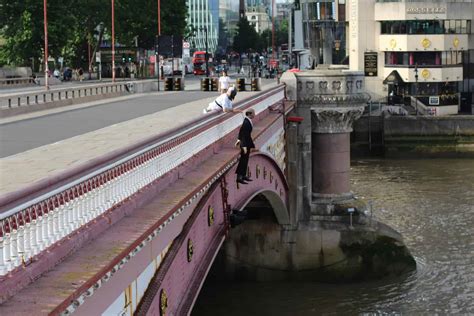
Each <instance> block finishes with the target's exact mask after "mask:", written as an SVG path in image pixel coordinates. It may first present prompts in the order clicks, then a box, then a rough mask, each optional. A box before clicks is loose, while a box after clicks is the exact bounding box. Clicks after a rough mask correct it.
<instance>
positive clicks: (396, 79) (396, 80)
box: [383, 70, 403, 85]
mask: <svg viewBox="0 0 474 316" xmlns="http://www.w3.org/2000/svg"><path fill="white" fill-rule="evenodd" d="M402 82H403V79H402V77H400V74H399V73H398V71H396V70H394V71H392V72H391V73H390V74H389V75H388V76H387V78H385V80H384V81H383V84H394V85H396V84H400V83H402Z"/></svg>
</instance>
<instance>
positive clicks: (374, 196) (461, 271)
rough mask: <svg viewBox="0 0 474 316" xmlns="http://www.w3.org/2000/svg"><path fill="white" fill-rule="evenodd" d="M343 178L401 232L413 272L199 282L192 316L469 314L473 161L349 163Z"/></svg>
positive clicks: (473, 282)
mask: <svg viewBox="0 0 474 316" xmlns="http://www.w3.org/2000/svg"><path fill="white" fill-rule="evenodd" d="M351 178H352V180H351V183H352V191H353V192H354V193H355V195H356V196H358V197H359V198H364V199H365V200H370V201H373V216H374V217H375V218H377V219H378V220H380V221H382V222H384V223H386V224H388V225H390V226H392V227H393V228H395V229H396V230H398V231H399V232H400V233H402V235H403V236H404V239H405V243H406V245H407V246H408V248H409V250H410V251H411V253H412V255H413V256H414V257H415V259H416V261H417V270H416V271H414V272H412V273H409V274H407V275H403V276H399V277H397V278H390V279H382V280H378V281H371V282H364V283H351V284H324V283H314V282H307V283H305V282H271V283H247V282H246V283H242V282H233V283H224V282H216V281H206V282H205V283H204V285H203V288H202V290H201V294H200V295H199V297H198V299H197V301H196V305H195V307H194V310H193V312H192V315H193V316H203V315H226V316H227V315H229V316H231V315H295V316H297V315H371V316H372V315H474V160H473V159H456V160H455V159H419V160H389V159H379V160H377V159H371V160H353V161H352V167H351Z"/></svg>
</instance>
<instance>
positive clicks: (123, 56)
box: [122, 54, 125, 63]
mask: <svg viewBox="0 0 474 316" xmlns="http://www.w3.org/2000/svg"><path fill="white" fill-rule="evenodd" d="M124 62H125V54H122V63H124Z"/></svg>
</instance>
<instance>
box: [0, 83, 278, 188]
mask: <svg viewBox="0 0 474 316" xmlns="http://www.w3.org/2000/svg"><path fill="white" fill-rule="evenodd" d="M262 84H263V90H265V89H267V88H269V87H273V86H275V84H276V82H275V81H274V80H271V81H264V82H262ZM186 93H192V92H176V93H172V92H170V93H168V94H166V93H163V92H160V93H155V94H153V93H152V94H149V95H141V96H139V95H134V96H135V98H131V99H126V100H120V102H119V105H118V106H117V108H115V107H113V105H114V104H115V103H112V105H111V104H110V103H111V99H108V100H107V101H106V102H104V104H102V105H100V106H98V105H97V104H95V102H92V105H91V104H82V105H80V106H79V108H74V109H71V108H69V107H65V108H62V110H63V111H61V112H60V113H57V112H50V111H49V110H48V111H42V112H41V113H40V114H39V113H34V114H32V115H34V117H33V116H32V117H23V118H21V119H18V121H14V122H12V121H10V122H4V124H5V125H3V124H2V125H1V126H0V127H3V126H8V125H11V124H22V123H21V122H23V121H25V120H26V122H27V124H26V125H24V128H27V127H26V126H29V125H31V126H33V125H35V124H37V123H35V121H36V120H38V119H39V118H41V119H43V120H44V121H43V124H44V125H43V127H42V128H41V130H42V133H43V134H41V135H43V136H44V135H49V137H50V138H49V139H50V140H49V141H46V142H50V141H51V139H54V137H56V136H55V135H54V134H59V132H57V131H55V130H54V125H56V127H57V126H60V127H61V129H60V130H61V132H60V134H61V135H59V136H58V137H59V138H61V140H58V141H55V142H53V143H48V144H46V145H44V146H41V147H36V148H33V149H30V150H27V151H23V152H18V153H17V154H14V155H11V156H8V157H4V158H1V159H0V192H1V194H2V195H4V194H8V193H11V192H14V191H17V190H19V189H21V188H24V187H25V186H28V185H30V184H32V183H34V182H37V181H39V180H41V179H44V178H46V177H51V176H54V175H57V174H59V173H61V172H64V171H65V170H68V169H70V168H73V167H77V166H79V165H81V164H83V163H85V162H87V161H89V160H92V159H95V158H98V157H100V156H102V155H105V154H107V153H109V152H112V151H114V150H118V149H121V148H123V147H126V146H130V145H132V144H135V143H137V142H139V141H140V140H143V139H146V138H149V137H151V136H153V135H158V134H162V133H164V132H166V131H168V130H170V129H173V128H175V127H178V126H180V125H182V124H185V123H187V122H189V121H191V120H193V119H195V118H196V117H198V116H201V115H203V114H202V109H203V108H205V107H206V106H207V104H208V103H209V102H211V101H212V100H214V99H215V97H216V96H217V94H216V93H213V92H207V95H208V96H209V97H207V98H206V97H205V96H201V97H202V98H201V99H199V100H196V97H197V96H195V95H193V94H189V95H188V96H190V97H192V99H193V101H190V102H186V101H182V100H181V101H179V98H181V97H182V96H183V95H185V94H186ZM256 93H258V92H240V93H239V94H237V101H240V100H242V99H244V98H247V97H250V96H252V95H255V94H256ZM154 97H155V98H156V99H154ZM173 99H176V100H177V101H176V100H175V101H176V102H174V101H173ZM164 100H168V101H167V102H169V103H166V102H165V101H164ZM138 101H142V102H143V104H146V105H145V106H141V103H140V102H138ZM121 102H122V103H121ZM158 102H159V103H160V105H157V104H158ZM173 102H174V103H173ZM154 103H155V105H154ZM176 103H178V104H176ZM120 104H121V105H120ZM115 105H116V104H115ZM131 106H133V107H134V110H135V108H137V109H136V110H137V111H139V110H138V108H140V111H142V113H141V114H140V115H138V116H139V117H133V115H132V116H130V111H129V109H130V107H131ZM66 108H68V109H66ZM101 108H102V109H101ZM80 109H88V111H91V112H88V114H87V116H82V117H83V118H82V119H81V120H79V119H78V118H77V117H76V114H77V116H79V115H85V114H84V113H81V114H79V113H80ZM53 111H55V110H53ZM114 112H117V113H118V114H120V115H118V114H117V116H121V117H122V118H121V119H117V118H115V119H114V120H112V119H110V118H109V116H112V115H115V114H113V113H114ZM100 113H106V115H107V117H106V118H104V117H102V116H101V115H102V114H100ZM36 115H41V116H36ZM56 115H62V117H63V119H64V121H60V120H59V119H58V116H56ZM103 116H105V114H104V115H103ZM84 117H86V118H84ZM87 117H88V118H89V119H91V122H88V118H87ZM132 117H133V118H132ZM124 120H125V121H124ZM71 122H75V124H76V125H75V127H73V126H72V123H71ZM101 124H102V125H103V126H104V127H100V126H101ZM110 124H112V125H110ZM48 127H49V128H48ZM72 129H74V132H75V133H76V136H73V137H69V136H68V135H70V134H68V133H72V132H73V131H69V130H72ZM84 129H86V130H87V129H89V130H91V131H89V132H85V133H83V132H84ZM25 132H26V131H25ZM2 134H3V131H2ZM28 134H29V135H31V134H33V135H36V134H38V135H39V134H40V128H33V127H31V129H30V130H29V131H28ZM73 134H74V133H73ZM12 135H13V134H10V137H12ZM13 136H14V135H13ZM43 136H42V137H43ZM67 137H69V138H67ZM40 138H41V137H39V136H38V139H34V137H31V138H30V141H27V140H24V139H22V138H21V137H20V136H18V137H16V139H10V140H9V142H18V143H30V145H32V144H33V143H35V142H36V143H37V144H38V143H41V141H45V140H44V139H43V140H41V139H40ZM2 139H3V136H2ZM33 147H34V145H33ZM2 151H3V149H2ZM20 151H21V150H20Z"/></svg>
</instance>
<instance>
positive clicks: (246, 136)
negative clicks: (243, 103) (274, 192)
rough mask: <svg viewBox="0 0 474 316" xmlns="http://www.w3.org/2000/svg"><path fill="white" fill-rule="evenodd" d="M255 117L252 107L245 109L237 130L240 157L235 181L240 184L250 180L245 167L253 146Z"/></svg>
mask: <svg viewBox="0 0 474 316" xmlns="http://www.w3.org/2000/svg"><path fill="white" fill-rule="evenodd" d="M254 117H255V111H254V109H248V110H245V118H244V122H243V123H242V126H241V127H240V131H239V139H238V140H237V143H236V145H238V144H239V145H240V159H239V164H238V165H237V170H236V171H235V173H236V174H237V182H238V183H242V184H247V183H248V182H246V181H252V179H250V178H249V177H247V167H248V164H249V157H250V150H251V149H252V148H255V144H254V143H253V139H252V129H253V124H252V119H253V118H254Z"/></svg>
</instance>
